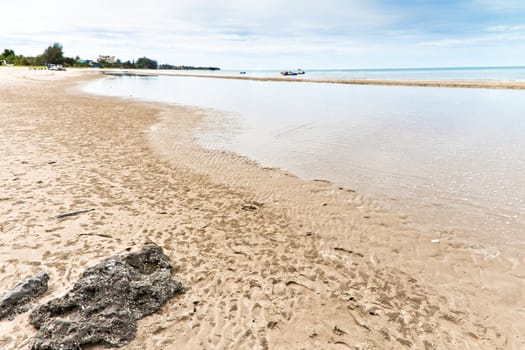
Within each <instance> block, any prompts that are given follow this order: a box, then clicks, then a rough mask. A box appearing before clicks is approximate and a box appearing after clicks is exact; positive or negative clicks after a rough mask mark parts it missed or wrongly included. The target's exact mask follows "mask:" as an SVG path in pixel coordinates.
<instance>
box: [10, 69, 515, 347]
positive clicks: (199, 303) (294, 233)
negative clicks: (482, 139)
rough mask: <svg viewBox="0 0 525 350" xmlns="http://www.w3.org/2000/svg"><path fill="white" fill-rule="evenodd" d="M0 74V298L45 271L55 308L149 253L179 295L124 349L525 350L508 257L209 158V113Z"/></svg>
mask: <svg viewBox="0 0 525 350" xmlns="http://www.w3.org/2000/svg"><path fill="white" fill-rule="evenodd" d="M0 77H1V79H0V96H2V97H1V99H0V116H1V117H0V157H1V159H2V167H0V181H1V183H2V192H1V194H0V212H1V213H2V215H1V217H0V234H1V236H2V239H1V240H0V293H2V292H4V291H5V290H7V289H8V288H11V287H12V286H14V285H15V284H16V283H17V282H19V281H21V280H24V279H27V278H28V277H30V276H33V275H34V274H36V273H37V272H38V271H40V270H46V271H48V272H49V274H50V276H51V279H50V282H49V285H50V289H49V291H48V292H47V293H46V294H45V295H44V297H43V298H42V299H41V302H43V301H46V300H49V299H50V298H53V297H58V296H61V295H63V294H64V293H65V292H66V291H67V290H68V289H69V288H71V287H72V285H73V283H74V282H75V281H76V280H77V279H78V277H79V276H80V274H81V273H82V272H83V270H84V269H85V268H87V267H88V266H91V265H94V264H96V263H97V262H99V261H101V260H102V259H103V258H105V257H107V256H110V255H113V254H118V253H124V252H125V251H126V249H128V248H129V249H131V250H138V249H139V248H140V247H142V245H143V244H145V243H147V242H151V241H152V242H155V243H157V244H159V245H161V246H162V247H163V248H164V250H165V252H166V254H167V255H169V256H170V258H171V260H172V262H173V263H174V265H175V267H176V268H175V271H174V275H176V276H177V277H178V278H180V279H181V280H182V282H183V284H184V286H185V287H186V289H187V293H186V294H184V295H183V296H180V297H177V298H175V299H173V300H172V301H171V302H170V303H168V304H167V305H165V306H164V307H163V308H162V309H161V311H160V312H159V313H156V314H154V315H151V316H148V317H146V318H144V319H143V320H141V321H139V329H138V335H137V337H136V339H135V340H134V341H133V342H132V343H130V344H129V345H128V346H126V347H125V348H126V349H201V348H202V349H223V348H232V349H266V348H268V349H300V348H307V349H312V348H319V349H345V348H356V349H374V348H377V349H385V348H389V349H397V348H418V349H425V348H426V349H435V348H438V349H443V348H458V349H459V348H461V349H469V348H470V349H519V348H522V347H523V346H525V339H524V338H523V334H525V317H524V311H525V309H524V306H525V305H524V304H525V298H524V295H523V294H524V291H525V288H524V287H525V285H524V284H525V283H524V277H525V275H524V273H523V267H524V266H523V265H524V263H525V259H524V256H523V253H520V252H518V251H516V250H515V249H513V248H512V247H508V246H507V245H506V244H505V242H500V244H494V245H487V244H485V243H480V242H476V240H475V239H473V238H472V237H469V233H468V232H461V231H453V230H450V231H446V232H440V233H439V236H437V235H436V233H435V232H431V233H430V232H424V231H420V230H417V229H415V228H414V226H413V225H411V220H412V218H410V217H406V216H401V217H400V216H397V215H394V214H392V213H390V212H388V210H386V209H384V206H383V205H382V204H381V198H375V199H372V198H369V197H368V196H366V194H363V193H356V192H354V191H353V190H352V189H348V188H341V187H338V186H337V185H334V184H331V183H329V182H326V181H322V180H319V181H311V182H306V181H302V180H300V179H298V178H296V177H295V176H293V175H291V174H287V173H285V172H282V171H280V170H277V169H267V168H266V169H264V168H260V167H258V166H257V164H255V163H254V162H251V161H249V160H247V159H243V158H240V157H236V156H234V155H231V154H228V153H225V152H217V151H210V150H204V149H201V148H199V147H198V146H196V145H195V144H194V143H193V142H192V141H193V136H192V135H193V132H194V130H195V129H196V128H206V127H207V125H208V123H209V120H207V116H206V113H203V112H202V111H200V110H198V109H194V108H188V107H180V106H168V105H161V104H152V103H144V102H134V101H129V100H122V99H115V98H109V97H97V96H89V95H85V94H82V93H80V92H79V90H78V88H77V86H78V83H79V82H82V81H84V80H87V79H93V78H96V76H94V75H93V74H91V73H89V71H74V70H69V71H67V72H54V73H53V72H45V71H28V70H23V69H0ZM86 209H95V210H94V211H91V212H87V213H84V214H80V215H77V216H72V217H68V218H63V219H56V218H54V217H53V215H56V214H61V213H66V212H71V211H76V210H86ZM27 317H28V314H27V313H26V314H22V315H19V316H17V317H16V319H15V320H13V321H8V320H6V319H5V320H2V321H0V347H1V348H2V349H23V348H27V344H28V342H29V339H30V337H31V336H32V335H33V334H34V330H33V329H32V327H31V326H29V324H28V322H27ZM95 348H101V347H95Z"/></svg>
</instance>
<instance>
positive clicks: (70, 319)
mask: <svg viewBox="0 0 525 350" xmlns="http://www.w3.org/2000/svg"><path fill="white" fill-rule="evenodd" d="M181 293H184V289H183V287H182V284H181V282H180V281H174V280H173V279H172V278H171V264H170V261H169V258H168V257H167V256H166V255H165V254H164V252H163V251H162V248H161V247H159V246H156V245H148V246H146V247H145V248H144V249H143V250H142V251H140V252H137V253H131V254H128V255H120V256H118V255H117V256H112V257H109V258H108V259H106V260H104V261H103V262H101V263H100V264H98V265H95V266H93V267H90V268H88V269H87V270H86V271H85V272H84V273H83V274H82V276H81V278H80V279H79V280H78V281H77V282H76V283H75V285H74V286H73V289H72V290H71V291H69V292H68V293H67V294H66V295H65V296H63V297H62V298H57V299H54V300H51V301H49V302H48V303H47V304H44V305H42V306H40V307H38V308H37V309H35V310H34V311H33V312H32V313H31V314H30V315H29V322H30V323H31V324H32V325H33V326H35V327H36V328H38V329H39V331H38V333H37V335H36V336H35V337H34V338H33V340H32V342H31V349H33V350H43V349H46V350H47V349H62V350H68V349H81V348H82V346H84V345H93V344H102V345H105V346H111V347H117V346H122V345H125V344H127V343H128V342H130V341H131V340H132V339H133V338H134V337H135V334H136V329H137V325H136V320H138V319H140V318H142V317H144V316H146V315H149V314H151V313H153V312H155V311H157V310H158V309H159V308H160V307H161V306H162V305H163V304H164V303H165V302H166V301H168V300H169V299H170V298H171V297H173V296H174V295H175V294H181Z"/></svg>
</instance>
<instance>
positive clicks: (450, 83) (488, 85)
mask: <svg viewBox="0 0 525 350" xmlns="http://www.w3.org/2000/svg"><path fill="white" fill-rule="evenodd" d="M100 71H101V72H102V73H103V74H107V75H119V74H130V75H137V76H174V77H191V78H212V79H237V80H252V81H273V82H292V83H316V84H348V85H379V86H414V87H440V88H468V89H510V90H523V89H525V81H466V80H390V79H308V78H295V77H286V78H285V77H249V76H230V75H211V74H191V73H167V72H162V71H161V70H160V71H155V70H144V71H142V70H133V69H129V70H124V71H121V70H113V69H101V70H100ZM118 72H124V73H118ZM126 72H131V73H126Z"/></svg>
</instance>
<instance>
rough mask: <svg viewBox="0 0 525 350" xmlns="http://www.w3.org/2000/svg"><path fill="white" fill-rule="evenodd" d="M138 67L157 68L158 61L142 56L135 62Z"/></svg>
mask: <svg viewBox="0 0 525 350" xmlns="http://www.w3.org/2000/svg"><path fill="white" fill-rule="evenodd" d="M135 65H136V67H137V68H148V69H157V67H158V64H157V61H154V60H152V59H149V58H147V57H142V58H139V59H138V60H137V63H136V64H135Z"/></svg>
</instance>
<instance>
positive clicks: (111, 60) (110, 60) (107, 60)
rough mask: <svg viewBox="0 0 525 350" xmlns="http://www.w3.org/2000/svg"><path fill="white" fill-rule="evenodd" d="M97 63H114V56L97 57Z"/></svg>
mask: <svg viewBox="0 0 525 350" xmlns="http://www.w3.org/2000/svg"><path fill="white" fill-rule="evenodd" d="M97 61H98V62H105V63H115V56H106V55H98V60H97Z"/></svg>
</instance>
